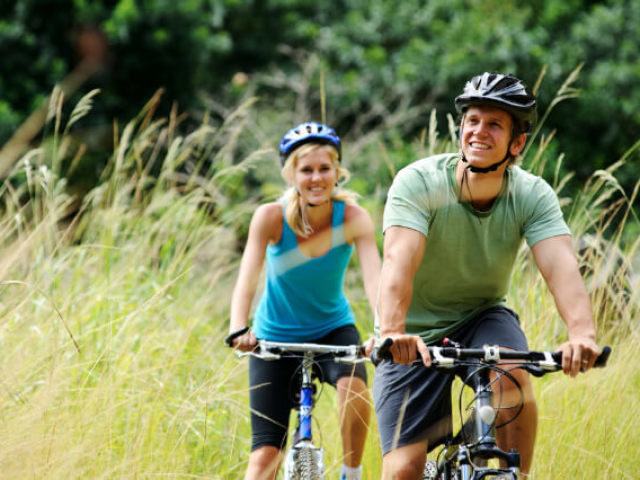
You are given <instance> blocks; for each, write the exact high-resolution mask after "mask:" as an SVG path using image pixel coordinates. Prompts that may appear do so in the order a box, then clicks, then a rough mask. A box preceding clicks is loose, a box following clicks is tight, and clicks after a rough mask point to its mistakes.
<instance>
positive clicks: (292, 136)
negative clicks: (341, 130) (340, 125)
mask: <svg viewBox="0 0 640 480" xmlns="http://www.w3.org/2000/svg"><path fill="white" fill-rule="evenodd" d="M309 142H315V143H324V144H327V145H332V146H334V147H335V149H336V150H337V151H338V161H340V159H341V157H342V144H341V142H340V137H338V134H337V133H336V131H335V130H334V129H333V128H331V127H330V126H328V125H324V124H322V123H316V122H305V123H301V124H300V125H296V126H295V127H293V128H292V129H291V130H289V131H288V132H287V133H285V134H284V137H282V141H281V142H280V147H279V148H278V151H279V153H280V164H281V165H282V166H284V164H285V162H286V161H287V158H288V157H289V155H291V152H293V151H294V150H295V149H296V148H298V147H299V146H300V145H303V144H305V143H309Z"/></svg>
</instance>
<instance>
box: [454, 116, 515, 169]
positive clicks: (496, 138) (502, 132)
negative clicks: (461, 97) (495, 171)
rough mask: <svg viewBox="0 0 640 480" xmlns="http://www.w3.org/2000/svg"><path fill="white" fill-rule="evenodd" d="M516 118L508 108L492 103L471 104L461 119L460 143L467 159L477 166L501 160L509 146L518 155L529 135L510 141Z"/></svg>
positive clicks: (512, 152)
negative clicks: (490, 104)
mask: <svg viewBox="0 0 640 480" xmlns="http://www.w3.org/2000/svg"><path fill="white" fill-rule="evenodd" d="M512 127H513V118H512V117H511V114H509V113H508V112H506V111H504V110H502V109H500V108H496V107H490V106H471V107H469V108H468V109H467V111H466V112H465V115H464V118H463V119H462V134H461V145H462V153H463V154H464V156H465V158H466V159H467V161H468V162H469V163H470V164H471V165H474V166H476V167H481V168H482V167H488V166H489V165H492V164H494V163H497V162H500V161H501V160H502V159H503V158H504V157H505V156H506V155H507V149H509V151H510V153H511V155H512V156H516V155H517V154H518V153H520V151H521V150H522V148H523V147H524V142H525V139H526V136H525V135H524V134H521V135H519V136H518V137H516V138H515V139H514V141H513V143H511V145H509V143H510V142H511V132H512Z"/></svg>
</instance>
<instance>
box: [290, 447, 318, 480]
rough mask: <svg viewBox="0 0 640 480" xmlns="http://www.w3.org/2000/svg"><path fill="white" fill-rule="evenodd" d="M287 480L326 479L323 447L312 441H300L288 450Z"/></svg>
mask: <svg viewBox="0 0 640 480" xmlns="http://www.w3.org/2000/svg"><path fill="white" fill-rule="evenodd" d="M284 479H285V480H324V463H323V452H322V449H320V448H318V447H316V446H314V445H313V444H312V443H310V442H300V443H299V444H297V445H294V446H293V447H291V449H290V450H289V452H287V457H286V460H285V468H284Z"/></svg>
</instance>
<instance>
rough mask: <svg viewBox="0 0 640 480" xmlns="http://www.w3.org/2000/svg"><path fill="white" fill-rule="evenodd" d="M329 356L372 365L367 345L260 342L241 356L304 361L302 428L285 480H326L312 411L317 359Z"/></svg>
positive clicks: (288, 460)
mask: <svg viewBox="0 0 640 480" xmlns="http://www.w3.org/2000/svg"><path fill="white" fill-rule="evenodd" d="M247 330H248V328H245V329H241V330H239V331H237V332H234V333H233V334H232V335H230V336H228V337H227V338H225V343H226V344H227V345H229V346H231V344H232V341H233V339H234V338H236V337H237V336H240V335H243V334H244V333H246V332H247ZM319 354H328V355H330V356H332V357H333V359H334V361H336V362H344V363H351V364H356V363H362V362H368V361H369V360H370V359H369V357H366V356H365V350H364V346H363V345H345V346H341V345H322V344H317V343H288V342H272V341H267V340H258V345H257V346H256V348H255V349H254V350H253V351H251V352H243V353H238V355H239V356H241V357H244V356H248V355H251V356H254V357H257V358H260V359H262V360H279V359H280V358H283V357H285V356H286V357H293V358H300V360H301V364H300V370H299V371H300V379H301V381H300V388H299V391H298V395H299V398H297V402H298V407H297V410H298V425H297V427H296V429H295V431H294V435H293V441H292V442H291V446H290V447H289V449H288V450H287V452H286V455H285V462H284V479H285V480H324V452H323V449H322V448H321V447H318V446H316V444H314V441H313V435H312V411H313V408H314V406H315V404H316V401H317V399H316V388H315V383H314V379H315V376H314V374H313V365H314V361H315V360H314V359H315V356H316V355H319Z"/></svg>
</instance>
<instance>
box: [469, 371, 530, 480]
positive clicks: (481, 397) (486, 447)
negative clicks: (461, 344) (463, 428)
mask: <svg viewBox="0 0 640 480" xmlns="http://www.w3.org/2000/svg"><path fill="white" fill-rule="evenodd" d="M471 382H472V385H471V386H472V388H473V389H474V391H475V407H474V408H475V411H474V412H473V416H472V421H473V432H474V435H475V438H471V439H467V440H470V441H471V445H472V446H471V447H470V448H469V447H467V446H464V447H462V446H461V448H460V449H459V451H458V465H459V466H460V473H461V479H482V478H485V477H487V478H507V477H506V476H500V474H499V471H498V470H494V469H491V468H487V463H488V460H489V459H491V458H496V459H499V460H501V461H503V462H504V463H505V465H506V467H507V470H508V471H509V472H510V473H511V475H512V476H513V478H517V477H518V474H519V473H520V454H519V453H518V452H517V451H515V450H512V451H510V452H505V451H504V450H502V449H500V448H499V447H498V446H497V444H496V428H495V420H496V411H495V408H494V406H493V392H492V390H491V382H490V377H489V370H488V369H485V368H482V369H480V370H479V371H478V372H476V374H475V375H473V376H472V377H471ZM477 467H480V468H477ZM501 473H505V472H504V470H503V472H501ZM496 474H497V475H498V477H495V476H494V475H496Z"/></svg>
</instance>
